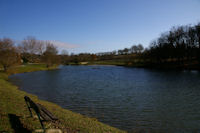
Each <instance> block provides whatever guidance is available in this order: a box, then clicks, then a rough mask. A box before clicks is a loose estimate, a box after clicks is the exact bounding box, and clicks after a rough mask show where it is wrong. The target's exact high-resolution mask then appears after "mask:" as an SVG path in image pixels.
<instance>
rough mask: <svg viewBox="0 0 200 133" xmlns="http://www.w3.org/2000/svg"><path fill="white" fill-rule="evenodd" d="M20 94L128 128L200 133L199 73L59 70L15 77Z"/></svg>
mask: <svg viewBox="0 0 200 133" xmlns="http://www.w3.org/2000/svg"><path fill="white" fill-rule="evenodd" d="M9 79H10V81H11V82H12V83H14V84H15V85H17V86H19V87H20V89H21V90H24V91H26V92H29V93H32V94H35V95H37V96H38V97H39V98H40V99H43V100H47V101H50V102H54V103H56V104H58V105H60V106H62V107H63V108H66V109H69V110H72V111H74V112H78V113H81V114H83V115H87V116H89V117H95V118H97V119H98V120H99V121H101V122H103V123H106V124H108V125H111V126H114V127H117V128H120V129H123V130H127V131H134V130H135V129H144V130H150V131H164V132H192V131H200V130H199V129H200V72H198V71H162V70H151V69H142V68H129V67H119V66H61V67H60V69H58V70H52V71H39V72H31V73H24V74H16V75H12V76H10V77H9Z"/></svg>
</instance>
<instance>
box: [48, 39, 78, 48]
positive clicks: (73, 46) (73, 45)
mask: <svg viewBox="0 0 200 133" xmlns="http://www.w3.org/2000/svg"><path fill="white" fill-rule="evenodd" d="M46 42H50V43H52V44H53V45H55V46H56V47H58V48H59V49H74V48H78V47H80V46H79V45H76V44H70V43H66V42H60V41H56V40H46Z"/></svg>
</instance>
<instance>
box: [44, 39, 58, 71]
mask: <svg viewBox="0 0 200 133" xmlns="http://www.w3.org/2000/svg"><path fill="white" fill-rule="evenodd" d="M57 53H58V50H57V48H56V47H55V46H54V45H53V44H52V43H50V42H48V43H47V45H46V51H45V52H44V54H43V61H44V62H45V63H46V67H47V68H49V67H50V66H53V65H54V64H58V63H59V58H58V56H57Z"/></svg>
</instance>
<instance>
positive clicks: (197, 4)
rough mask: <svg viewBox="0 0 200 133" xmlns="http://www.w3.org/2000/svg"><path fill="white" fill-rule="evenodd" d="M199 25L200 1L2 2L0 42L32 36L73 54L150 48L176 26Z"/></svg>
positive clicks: (86, 0) (12, 0) (36, 0)
mask: <svg viewBox="0 0 200 133" xmlns="http://www.w3.org/2000/svg"><path fill="white" fill-rule="evenodd" d="M197 22H200V0H0V38H2V37H10V38H12V39H14V40H16V41H20V40H23V39H24V38H25V37H26V36H34V37H36V38H37V39H38V40H52V41H53V42H55V44H56V45H59V47H63V48H67V50H68V51H69V52H74V53H80V52H91V53H96V52H106V51H112V50H117V49H122V48H125V47H131V46H132V45H133V44H138V43H141V44H143V45H144V46H145V47H147V46H148V45H149V43H150V41H152V40H153V39H155V38H157V37H158V36H159V35H160V34H161V33H162V32H165V31H168V30H169V29H170V28H171V27H172V26H178V25H185V24H196V23H197ZM65 46H66V47H65Z"/></svg>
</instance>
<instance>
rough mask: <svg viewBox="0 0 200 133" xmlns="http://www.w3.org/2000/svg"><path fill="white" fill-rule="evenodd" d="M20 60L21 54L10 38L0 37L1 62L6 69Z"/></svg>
mask: <svg viewBox="0 0 200 133" xmlns="http://www.w3.org/2000/svg"><path fill="white" fill-rule="evenodd" d="M18 62H19V55H18V53H17V51H16V48H15V47H14V45H13V41H12V40H11V39H9V38H4V39H0V64H1V65H2V66H3V69H4V71H7V69H8V68H9V67H11V66H13V65H15V64H17V63H18Z"/></svg>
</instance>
